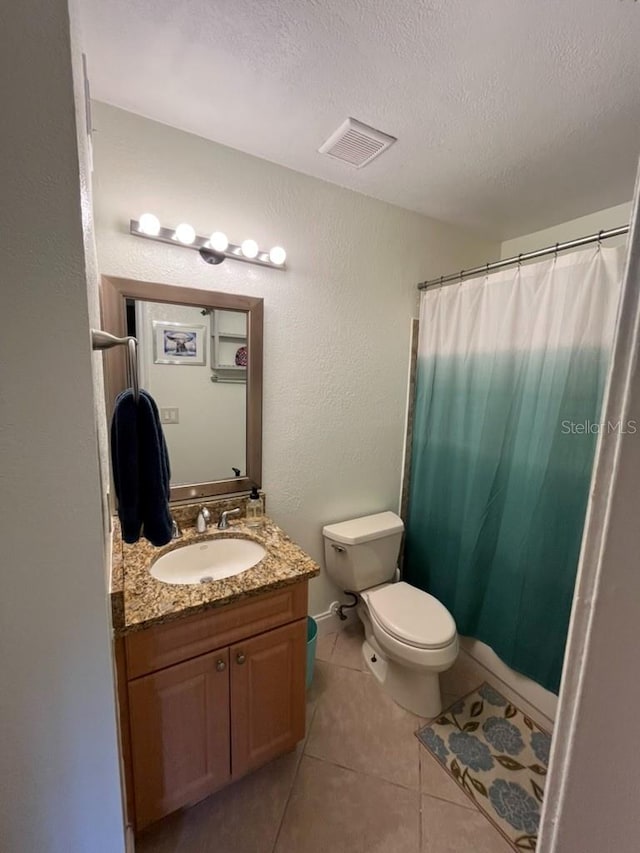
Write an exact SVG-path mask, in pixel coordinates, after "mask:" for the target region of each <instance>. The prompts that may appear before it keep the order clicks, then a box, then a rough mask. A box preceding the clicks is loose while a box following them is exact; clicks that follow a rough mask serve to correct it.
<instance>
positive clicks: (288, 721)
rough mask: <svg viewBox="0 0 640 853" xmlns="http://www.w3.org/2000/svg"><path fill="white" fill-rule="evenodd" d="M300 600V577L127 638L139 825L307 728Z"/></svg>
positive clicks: (125, 719)
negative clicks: (245, 599)
mask: <svg viewBox="0 0 640 853" xmlns="http://www.w3.org/2000/svg"><path fill="white" fill-rule="evenodd" d="M306 608H307V584H306V582H305V583H298V584H295V585H292V586H290V587H285V588H283V589H280V590H277V591H275V592H271V593H265V594H263V595H258V596H256V597H255V598H253V599H250V600H248V601H246V602H245V601H243V602H240V603H238V604H233V605H227V606H225V607H221V608H219V609H213V610H211V611H206V612H205V613H201V614H198V615H196V616H192V617H184V618H182V619H177V620H174V621H172V622H169V623H166V624H161V625H158V626H152V627H150V628H148V629H146V630H143V631H138V632H135V633H132V634H129V635H127V636H126V637H125V638H124V639H125V642H124V646H123V653H124V656H125V665H124V670H125V671H126V678H127V685H126V686H127V689H126V691H120V697H121V698H120V716H121V728H122V729H123V736H122V745H123V754H124V761H125V771H126V774H125V775H126V779H127V781H128V786H129V787H131V789H132V790H131V791H128V792H127V793H128V798H127V800H128V810H129V812H130V814H129V816H128V817H129V821H130V822H132V823H134V825H135V827H136V829H142V828H144V827H145V826H147V825H148V824H150V823H153V822H154V821H156V820H158V819H159V818H161V817H163V816H164V815H166V814H169V813H170V812H172V811H174V810H175V809H177V808H180V807H182V806H186V805H190V804H192V803H195V802H197V801H198V800H201V799H203V798H204V797H206V796H208V795H209V794H211V793H213V792H214V791H216V790H218V789H219V788H222V787H224V785H226V784H228V783H229V782H233V781H235V780H236V779H239V778H240V777H241V776H244V775H245V774H246V773H249V772H250V771H251V770H254V769H256V768H257V767H260V766H261V765H263V764H265V763H267V762H268V761H271V760H272V759H273V758H275V757H276V756H278V755H281V754H282V753H284V752H288V751H290V750H292V749H293V748H294V747H295V745H296V744H297V742H298V741H299V740H300V739H301V738H302V737H303V736H304V729H305V666H306V636H307V632H306ZM121 669H122V668H120V667H119V671H121ZM123 693H125V694H126V695H124V696H123V695H122V694H123ZM125 726H126V727H127V730H126V731H125V730H124V729H125ZM131 812H133V813H131Z"/></svg>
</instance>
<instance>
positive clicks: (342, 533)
mask: <svg viewBox="0 0 640 853" xmlns="http://www.w3.org/2000/svg"><path fill="white" fill-rule="evenodd" d="M403 530H404V524H403V523H402V519H401V518H400V517H399V516H397V515H396V514H395V512H378V513H376V514H375V515H364V516H362V518H352V519H351V520H350V521H340V522H338V523H337V524H327V525H325V527H323V528H322V535H323V536H324V537H326V538H327V539H331V541H332V542H340V543H342V544H343V545H359V544H360V543H362V542H371V541H372V540H373V539H382V537H383V536H391V535H392V534H394V533H402V531H403Z"/></svg>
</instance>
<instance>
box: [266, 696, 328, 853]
mask: <svg viewBox="0 0 640 853" xmlns="http://www.w3.org/2000/svg"><path fill="white" fill-rule="evenodd" d="M317 710H318V705H317V703H316V705H315V707H314V709H313V712H312V713H311V719H310V720H309V726H308V728H307V731H306V733H305V736H304V740H303V742H302V749H301V750H300V755H299V756H298V760H297V762H296V769H295V773H294V774H293V777H292V779H291V785H290V786H289V793H288V794H287V797H286V799H285V801H284V807H283V809H282V814H281V815H280V820H279V822H278V831H277V832H276V835H275V838H274V840H273V847H272V848H271V853H275V850H276V847H277V845H278V840H279V838H280V833H281V831H282V825H283V823H284V818H285V815H286V813H287V807H288V806H289V801H290V800H291V795H292V794H293V789H294V787H295V784H296V780H297V778H298V773H299V772H300V765H301V764H302V759H303V758H304V757H305V754H306V753H305V747H306V745H307V740H308V739H309V733H310V731H311V726H312V725H313V721H314V719H315V716H316V711H317Z"/></svg>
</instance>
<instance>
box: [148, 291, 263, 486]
mask: <svg viewBox="0 0 640 853" xmlns="http://www.w3.org/2000/svg"><path fill="white" fill-rule="evenodd" d="M137 307H138V308H139V309H140V310H139V318H140V324H141V325H140V327H139V328H138V329H137V333H138V340H139V342H140V364H141V374H140V379H141V382H142V384H143V386H144V387H145V388H146V389H147V390H148V391H149V392H150V393H151V395H152V396H153V398H154V399H155V401H156V403H157V404H158V407H159V408H160V409H162V408H164V407H166V406H168V407H171V408H177V409H178V418H179V422H178V423H177V424H176V423H165V424H164V426H163V430H164V434H165V438H166V441H167V447H168V450H169V458H170V460H171V484H172V485H173V486H177V485H179V484H185V483H197V482H203V481H208V480H226V479H229V478H231V477H233V471H232V470H231V469H232V468H233V467H235V468H240V470H241V472H242V474H243V475H244V474H245V470H246V458H245V455H246V454H245V447H246V426H245V424H246V420H245V414H246V397H247V386H246V383H234V384H226V383H221V382H212V381H211V377H212V375H213V374H212V372H211V322H212V318H213V315H209V314H207V315H205V316H202V314H201V311H200V309H199V308H194V307H193V306H192V305H168V304H166V303H163V302H142V301H138V303H137ZM154 320H163V321H169V322H171V323H186V324H187V325H190V326H204V327H205V334H204V356H205V363H204V365H203V366H202V367H201V366H199V365H197V364H179V365H178V364H155V362H154V346H153V325H152V324H153V321H154Z"/></svg>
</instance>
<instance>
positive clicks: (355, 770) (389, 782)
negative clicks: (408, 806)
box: [304, 749, 420, 793]
mask: <svg viewBox="0 0 640 853" xmlns="http://www.w3.org/2000/svg"><path fill="white" fill-rule="evenodd" d="M304 755H306V756H307V758H313V760H314V761H323V762H324V763H325V764H331V766H332V767H339V768H340V770H348V771H349V772H350V773H359V774H360V775H361V776H366V777H367V778H368V779H376V780H377V781H378V782H385V783H386V784H387V785H393V786H394V788H402V790H403V791H418V793H420V788H419V787H417V786H416V787H414V786H412V785H403V784H402V782H393V781H392V780H391V779H387V778H386V777H385V776H378V775H376V774H375V773H368V772H367V771H366V770H359V769H358V768H356V767H349V766H348V765H347V764H340V762H339V761H334V760H333V759H331V758H325V757H324V756H323V755H314V754H313V753H312V752H307V751H306V749H305V751H304Z"/></svg>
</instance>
